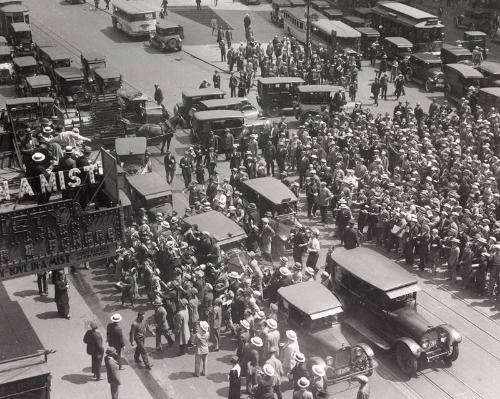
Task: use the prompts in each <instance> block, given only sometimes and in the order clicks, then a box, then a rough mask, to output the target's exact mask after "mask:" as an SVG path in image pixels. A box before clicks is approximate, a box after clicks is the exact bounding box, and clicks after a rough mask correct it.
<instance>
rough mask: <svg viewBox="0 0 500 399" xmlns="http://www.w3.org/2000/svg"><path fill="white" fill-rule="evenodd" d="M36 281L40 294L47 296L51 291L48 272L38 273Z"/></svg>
mask: <svg viewBox="0 0 500 399" xmlns="http://www.w3.org/2000/svg"><path fill="white" fill-rule="evenodd" d="M36 283H37V285H38V295H40V296H47V295H49V292H48V290H47V272H41V273H38V272H37V274H36Z"/></svg>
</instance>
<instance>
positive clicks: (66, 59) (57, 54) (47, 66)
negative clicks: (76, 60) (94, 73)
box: [37, 46, 71, 81]
mask: <svg viewBox="0 0 500 399" xmlns="http://www.w3.org/2000/svg"><path fill="white" fill-rule="evenodd" d="M37 50H38V51H37V53H38V54H37V57H38V61H39V62H40V63H41V66H42V71H43V73H45V74H46V75H47V76H49V78H50V79H51V80H52V81H55V76H54V69H57V68H65V67H69V66H71V55H70V54H69V53H68V52H67V51H66V50H64V49H62V48H61V47H55V46H44V47H37Z"/></svg>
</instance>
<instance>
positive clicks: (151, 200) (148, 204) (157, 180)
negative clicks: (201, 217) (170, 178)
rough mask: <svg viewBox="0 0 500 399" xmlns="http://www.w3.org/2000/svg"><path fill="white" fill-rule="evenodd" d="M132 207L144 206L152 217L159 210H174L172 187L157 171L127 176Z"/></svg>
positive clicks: (127, 192) (166, 211) (127, 191)
mask: <svg viewBox="0 0 500 399" xmlns="http://www.w3.org/2000/svg"><path fill="white" fill-rule="evenodd" d="M125 193H126V194H127V196H128V197H129V198H130V202H131V203H132V208H133V209H134V211H137V210H138V209H139V208H144V209H146V211H147V212H148V215H149V216H150V217H151V218H152V217H154V216H155V215H156V213H158V212H162V213H164V214H167V213H171V212H172V206H173V203H172V189H171V186H170V185H169V184H168V183H167V181H166V180H165V178H164V177H162V176H160V175H159V174H157V173H156V172H151V173H145V174H136V175H132V176H126V191H125Z"/></svg>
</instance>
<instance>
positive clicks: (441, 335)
mask: <svg viewBox="0 0 500 399" xmlns="http://www.w3.org/2000/svg"><path fill="white" fill-rule="evenodd" d="M447 339H448V335H446V333H440V334H439V341H440V342H441V343H443V344H444V343H445V342H446V340H447Z"/></svg>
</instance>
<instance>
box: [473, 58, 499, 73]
mask: <svg viewBox="0 0 500 399" xmlns="http://www.w3.org/2000/svg"><path fill="white" fill-rule="evenodd" d="M477 69H478V70H479V71H480V72H482V71H485V72H487V73H491V74H493V75H499V74H500V62H493V61H483V62H481V64H480V65H479V66H478V67H477Z"/></svg>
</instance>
